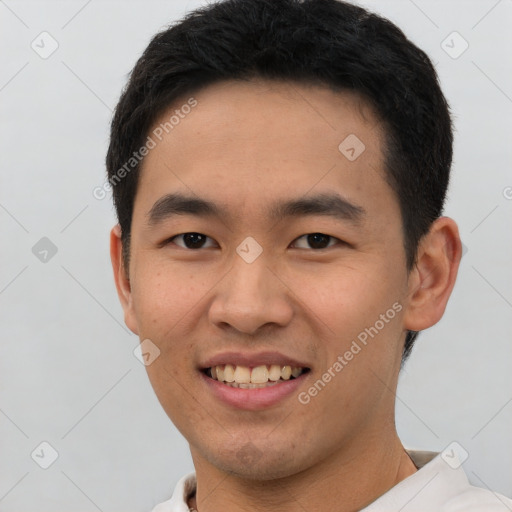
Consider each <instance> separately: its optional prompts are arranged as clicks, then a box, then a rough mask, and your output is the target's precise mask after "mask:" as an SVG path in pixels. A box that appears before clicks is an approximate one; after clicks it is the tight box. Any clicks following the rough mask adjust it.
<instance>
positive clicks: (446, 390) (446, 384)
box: [0, 0, 512, 512]
mask: <svg viewBox="0 0 512 512" xmlns="http://www.w3.org/2000/svg"><path fill="white" fill-rule="evenodd" d="M198 5H201V2H200V1H192V0H191V1H185V0H172V1H170V0H168V1H165V2H160V1H146V2H142V1H124V2H121V1H101V0H92V1H85V0H83V1H66V2H64V1H60V2H57V1H41V0H39V1H16V0H4V1H0V34H1V35H0V38H1V39H0V43H1V56H0V130H1V132H0V141H1V145H2V146H1V148H2V150H1V151H0V159H1V160H0V168H1V173H2V174H1V180H2V181H1V187H0V222H1V239H2V250H1V252H0V315H1V321H2V330H1V332H2V338H3V339H2V344H1V350H2V352H1V358H0V389H1V403H0V439H1V458H0V461H1V462H0V510H2V511H15V510H16V511H18V510H24V511H26V512H31V511H37V512H41V511H50V510H52V511H55V510H67V511H69V512H81V511H86V510H87V511H89V510H101V511H105V512H107V511H120V510H125V511H141V512H142V511H149V510H150V509H151V508H152V507H153V506H154V504H155V503H158V502H161V501H163V500H165V499H168V498H169V497H170V494H171V491H172V488H173V486H174V484H175V483H176V481H177V479H178V478H179V477H181V476H182V475H183V474H185V473H186V472H188V471H190V470H192V469H193V468H192V464H191V459H190V456H189V453H188V446H187V444H186V443H185V441H184V440H183V439H182V438H181V436H180V435H179V433H178V432H177V431H176V429H175V428H174V427H173V425H172V424H171V422H170V421H169V420H168V418H167V416H166V415H165V413H164V412H163V411H162V410H161V408H160V405H159V403H158V401H157V399H156V397H155V396H154V394H153V391H152V389H151V387H150V385H149V382H148V379H147V377H146V373H145V368H144V366H143V365H142V364H141V363H140V362H139V361H138V360H137V359H136V357H134V354H133V350H134V348H135V347H136V345H137V343H138V340H137V337H136V336H135V335H133V334H131V333H130V332H129V331H128V330H127V328H126V327H125V325H124V322H123V317H122V312H121V308H120V306H119V304H118V299H117V295H116V293H115V288H114V284H113V279H112V276H111V267H110V261H109V255H108V233H109V229H110V227H111V226H112V225H113V224H114V222H115V217H114V214H113V209H112V206H111V202H110V198H109V197H107V198H105V199H103V200H98V199H95V198H94V197H93V194H92V192H93V189H94V188H95V187H97V186H101V185H102V184H103V182H104V157H105V152H106V149H107V144H108V123H109V121H110V117H111V111H112V109H113V107H114V106H115V104H116V101H117V99H118V96H119V94H120V91H121V88H122V86H123V85H124V83H125V80H126V77H127V73H128V72H129V71H130V69H131V68H132V66H133V64H134V63H135V60H136V59H137V58H138V56H139V55H140V54H141V52H142V51H143V49H144V48H145V46H146V45H147V43H148V41H149V38H150V37H151V36H152V35H153V34H154V33H155V32H156V31H157V30H159V29H161V28H163V26H164V25H166V24H167V23H168V22H170V21H172V20H174V19H176V18H178V17H180V16H181V15H182V14H183V13H184V12H185V11H186V10H189V9H192V8H194V7H196V6H198ZM363 5H366V6H369V7H371V8H372V9H374V10H376V11H378V12H380V13H382V14H384V15H385V16H387V17H389V18H390V19H391V20H392V21H394V22H395V23H397V24H398V25H399V26H400V27H401V28H402V29H403V30H404V31H405V32H406V34H407V35H408V36H409V37H410V38H411V39H412V40H413V41H414V42H416V43H417V44H418V45H419V46H420V47H422V48H423V49H425V50H426V51H427V53H428V54H429V55H430V56H431V58H432V59H433V61H434V62H435V63H436V66H437V69H438V71H439V74H440V78H441V82H442V86H443V88H444V91H445V93H446V96H447V98H448V100H449V102H450V103H451V106H452V110H453V114H454V119H455V126H456V144H455V159H454V166H453V178H452V183H451V188H450V194H449V200H448V204H447V207H446V214H447V215H449V216H451V217H453V218H455V219H456V220H457V222H458V224H459V227H460V232H461V236H462V240H463V242H464V244H465V246H466V248H467V252H466V253H465V255H464V257H463V259H462V263H461V268H460V273H459V279H458V282H457V284H456V286H455V290H454V292H453V296H452V299H451V301H450V304H449V306H448V309H447V312H446V315H445V318H444V319H443V320H442V321H441V322H440V323H439V324H438V325H437V326H435V327H434V328H432V329H430V330H428V331H426V332H424V333H423V334H422V335H421V336H420V338H419V340H418V342H417V346H416V348H415V350H414V352H413V355H412V357H411V360H410V361H409V363H408V364H407V366H406V368H405V370H404V372H403V374H402V376H401V379H400V386H399V389H398V393H397V424H398V429H399V434H400V435H401V438H402V440H403V442H404V444H405V445H406V446H407V447H412V448H423V449H430V450H438V451H441V450H443V449H444V448H445V447H446V446H448V445H449V444H450V443H452V442H453V441H457V442H458V443H459V444H460V445H461V447H463V449H464V450H466V451H467V452H468V454H469V457H468V458H467V460H466V462H465V464H464V468H465V469H466V471H467V473H468V474H469V476H470V479H471V480H472V482H473V483H475V484H476V485H479V486H481V487H489V488H491V489H492V490H495V491H497V492H500V493H503V494H505V495H508V496H512V435H511V432H512V430H511V428H510V427H511V424H512V379H511V378H510V374H511V365H512V358H511V352H512V344H511V331H512V315H511V312H512V311H511V308H512V292H511V290H512V270H511V266H510V256H511V253H512V240H511V237H510V224H511V222H510V220H511V212H512V200H511V198H512V176H511V174H510V162H511V144H510V133H511V126H510V124H511V121H510V120H511V119H512V99H511V97H512V81H511V65H510V50H511V42H512V35H511V34H512V32H511V31H510V26H511V22H512V1H511V0H501V1H496V0H480V1H467V0H464V1H462V0H461V1H441V0H438V1H426V0H415V1H412V0H400V1H394V2H392V1H387V2H379V1H377V0H374V1H371V2H364V3H363ZM43 31H47V32H48V33H49V34H51V38H53V39H54V40H55V41H57V43H58V45H59V46H58V48H57V50H56V51H55V52H54V53H53V54H52V55H50V56H46V55H44V56H46V57H47V58H42V57H41V56H40V54H38V53H37V52H36V51H35V50H34V49H33V48H32V47H31V44H32V41H34V46H36V48H37V49H38V51H39V52H40V53H41V52H43V53H44V52H48V51H49V50H50V49H51V44H54V43H52V39H49V36H40V34H41V32H43ZM454 31H456V32H458V33H459V34H460V35H461V36H462V38H463V39H461V38H459V37H458V36H457V35H453V34H452V33H453V32H454ZM44 38H46V39H44ZM464 40H465V41H467V43H468V44H469V47H468V48H467V50H466V51H465V52H464V53H462V54H460V55H459V53H460V52H461V50H463V49H464V46H465V43H464ZM443 41H445V43H443ZM454 57H457V58H454ZM507 225H508V227H507ZM43 237H47V238H48V239H49V240H51V242H52V244H54V246H55V247H56V248H57V253H56V254H55V255H52V251H51V247H49V246H48V241H42V242H39V241H40V239H41V238H43ZM38 242H39V244H40V245H36V244H37V243H38ZM41 244H42V245H41ZM45 244H46V245H45ZM34 246H36V249H34V251H33V247H34ZM45 250H48V251H49V252H48V253H45V252H44V251H45ZM34 252H35V254H34ZM45 258H46V261H44V259H45ZM41 259H43V261H41ZM43 441H46V442H48V443H50V445H51V446H52V447H53V449H54V450H56V452H57V453H58V458H57V459H56V460H55V462H54V463H53V464H52V465H50V467H49V468H48V469H42V468H41V467H40V465H41V464H43V465H44V464H48V463H49V462H51V455H52V452H51V449H49V448H48V447H46V448H45V446H43V447H40V446H39V445H40V443H41V442H43ZM34 450H36V451H35V454H34V456H33V458H32V457H31V453H33V451H34ZM35 461H37V463H36V462H35Z"/></svg>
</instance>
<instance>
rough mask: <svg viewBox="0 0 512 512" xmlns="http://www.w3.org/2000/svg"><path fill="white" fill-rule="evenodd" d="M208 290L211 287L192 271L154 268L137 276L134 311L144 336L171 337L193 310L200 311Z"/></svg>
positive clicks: (151, 266) (148, 267)
mask: <svg viewBox="0 0 512 512" xmlns="http://www.w3.org/2000/svg"><path fill="white" fill-rule="evenodd" d="M206 290H208V283H207V282H206V280H205V279H203V278H201V276H198V275H196V274H195V273H194V272H191V271H184V270H183V267H181V268H180V269H177V268H173V267H172V266H171V267H170V268H169V267H167V268H165V267H162V266H160V268H155V266H153V265H148V266H147V267H146V268H145V269H141V271H139V272H138V273H137V280H136V282H135V285H134V286H133V287H132V292H133V301H134V309H135V314H136V316H137V319H138V321H139V326H140V330H141V336H144V335H145V334H147V335H148V337H149V334H153V335H155V334H156V335H158V334H159V335H160V336H161V335H162V334H163V333H169V332H170V331H171V330H172V329H173V327H174V326H176V327H178V324H179V322H180V321H181V320H183V319H184V318H185V317H187V315H190V314H193V312H194V308H196V307H200V298H201V297H203V296H204V295H205V293H206Z"/></svg>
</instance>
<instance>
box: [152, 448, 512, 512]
mask: <svg viewBox="0 0 512 512" xmlns="http://www.w3.org/2000/svg"><path fill="white" fill-rule="evenodd" d="M407 453H408V454H409V457H411V459H412V461H413V462H414V464H415V466H416V467H417V468H418V471H416V473H413V474H412V475H410V476H409V477H407V478H405V479H404V480H402V481H401V482H399V483H398V484H397V485H395V486H394V487H393V488H391V489H390V490H389V491H387V492H386V493H385V494H383V495H382V496H381V497H380V498H377V500H375V501H374V502H373V503H371V504H370V505H368V506H367V507H365V508H364V509H362V510H361V511H360V512H511V511H512V500H511V499H509V498H506V497H505V496H503V495H501V494H498V493H495V492H493V491H490V490H487V489H481V488H479V487H474V486H473V485H471V484H470V483H469V481H468V478H467V476H466V473H465V472H464V470H463V469H462V466H461V464H460V462H459V461H458V458H457V455H456V454H455V455H454V457H453V458H452V460H450V461H449V462H450V464H448V462H445V459H443V457H442V456H441V454H440V453H435V452H425V451H416V450H407ZM195 489H196V476H195V473H190V474H188V475H185V476H184V477H183V478H181V479H180V480H179V481H178V483H177V484H176V487H175V488H174V492H173V495H172V498H171V499H170V500H168V501H164V502H163V503H160V504H159V505H157V506H156V507H155V508H154V509H153V510H152V512H189V508H188V505H187V501H188V498H189V496H191V495H192V494H193V493H194V492H195ZM312 512H319V511H312Z"/></svg>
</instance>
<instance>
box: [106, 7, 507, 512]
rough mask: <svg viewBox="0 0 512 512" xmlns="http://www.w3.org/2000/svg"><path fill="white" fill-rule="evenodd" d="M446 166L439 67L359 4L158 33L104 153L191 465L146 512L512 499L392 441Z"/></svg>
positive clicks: (215, 19) (450, 237) (454, 244)
mask: <svg viewBox="0 0 512 512" xmlns="http://www.w3.org/2000/svg"><path fill="white" fill-rule="evenodd" d="M451 157H452V131H451V121H450V116H449V111H448V106H447V104H446V101H445V99H444V97H443V94H442V92H441V90H440V88H439V84H438V81H437V76H436V73H435V71H434V69H433V67H432V65H431V63H430V61H429V59H428V58H427V56H426V55H425V54H424V53H423V52H422V51H421V50H419V49H418V48H416V47H415V46H414V45H413V44H412V43H411V42H410V41H408V40H407V39H406V38H405V36H404V35H403V34H402V32H401V31H400V30H399V29H398V28H396V27H395V26H394V25H392V24H391V23H390V22H389V21H387V20H384V19H382V18H380V17H378V16H376V15H373V14H370V13H368V12H366V11H365V10H363V9H361V8H359V7H356V6H353V5H350V4H347V3H343V2H339V1H337V0H305V1H300V0H226V1H222V2H219V3H216V4H212V5H210V6H207V7H204V8H202V9H199V10H197V11H195V12H192V13H190V14H189V15H188V16H187V17H186V18H185V19H184V20H183V21H181V22H180V23H178V24H176V25H175V26H173V27H171V28H170V29H168V30H165V31H163V32H162V33H160V34H158V35H157V36H155V38H154V39H153V40H152V41H151V43H150V44H149V46H148V48H147V49H146V50H145V52H144V54H143V55H142V57H141V58H140V59H139V61H138V62H137V64H136V66H135V68H134V70H133V72H132V75H131V78H130V81H129V83H128V85H127V88H126V89H125V91H124V92H123V95H122V97H121V99H120V101H119V104H118V106H117V109H116V113H115V116H114V119H113V121H112V131H111V142H110V147H109V151H108V156H107V167H108V173H109V182H110V184H111V185H112V187H113V195H114V201H115V205H116V209H117V214H118V219H119V225H117V226H116V227H114V228H113V230H112V233H111V256H112V262H113V268H114V275H115V280H116V285H117V290H118V293H119V297H120V300H121V303H122V306H123V308H124V312H125V321H126V324H127V325H128V327H129V328H130V329H131V330H132V331H133V332H134V333H136V334H137V335H138V336H139V337H140V339H141V341H142V343H143V345H144V347H145V351H146V352H147V354H148V357H149V358H151V361H148V365H147V370H148V375H149V378H150V381H151V384H152V386H153V388H154V390H155V392H156V395H157V396H158V398H159V400H160V402H161V404H162V406H163V408H164V410H165V411H166V413H167V414H168V416H169V417H170V419H171V420H172V421H173V422H174V424H175V425H176V427H177V428H178V429H179V430H180V432H181V433H182V434H183V435H184V437H185V438H186V439H187V441H188V442H189V445H190V450H191V454H192V459H193V462H194V467H195V470H196V471H195V473H194V474H190V475H186V476H184V477H183V478H182V479H181V480H180V482H178V484H177V486H176V488H175V491H174V494H173V496H172V498H171V499H170V500H169V501H167V502H165V503H162V504H160V505H159V506H157V507H156V508H155V509H154V512H176V511H185V510H188V509H191V510H197V511H199V512H214V511H224V512H238V511H246V510H251V511H263V510H265V511H266V510H272V511H290V510H293V511H295V510H297V511H300V510H314V511H320V510H322V511H323V510H328V511H338V512H348V511H355V510H365V511H368V512H369V511H373V512H374V511H398V510H400V511H404V512H406V511H409V512H411V511H428V512H433V511H435V510H443V511H456V510H457V511H459V510H464V511H468V510H475V511H476V510H479V511H484V510H485V511H491V510H492V511H498V510H499V511H505V510H509V509H510V508H511V507H512V501H510V500H508V499H507V498H505V497H503V496H500V495H496V494H494V493H492V492H490V491H486V490H483V489H478V488H475V487H472V486H471V485H469V483H468V481H467V478H466V476H465V474H464V472H463V470H462V469H461V468H460V467H458V466H457V469H454V467H455V466H456V465H452V466H450V465H449V464H447V463H446V462H445V460H444V459H443V458H442V457H441V455H438V454H435V453H431V452H415V451H410V450H406V449H405V448H404V447H403V446H402V443H401V442H400V439H399V438H398V435H397V432H396V428H395V422H394V405H395V391H396V387H397V381H398V375H399V372H400V368H401V365H402V364H403V361H405V359H406V358H407V356H408V354H409V353H410V350H411V348H412V346H413V343H414V340H415V337H416V336H417V333H418V332H419V331H421V330H423V329H425V328H428V327H430V326H432V325H434V324H435V323H436V322H438V321H439V319H440V318H441V317H442V315H443V313H444V310H445V306H446V304H447V301H448V298H449V296H450V293H451V291H452V289H453V286H454V283H455V279H456V275H457V269H458V265H459V261H460V258H461V242H460V238H459V234H458V230H457V226H456V224H455V222H454V221H453V220H451V219H449V218H447V217H443V216H441V213H442V208H443V203H444V198H445V194H446V189H447V186H448V181H449V171H450V165H451ZM453 456H454V457H456V455H455V454H454V455H453Z"/></svg>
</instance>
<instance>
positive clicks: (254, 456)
mask: <svg viewBox="0 0 512 512" xmlns="http://www.w3.org/2000/svg"><path fill="white" fill-rule="evenodd" d="M304 458H305V459H307V457H304ZM208 459H209V462H210V463H211V464H213V465H214V466H216V467H217V468H218V469H220V470H222V471H224V472H226V473H229V474H231V475H232V476H236V477H238V478H243V479H248V480H255V481H262V482H263V481H268V480H276V479H280V478H286V477H289V476H292V475H295V474H296V473H299V472H300V471H303V470H304V469H306V467H301V466H300V464H299V462H298V461H297V460H296V459H295V456H294V454H293V453H290V452H289V451H288V452H287V453H283V451H282V450H276V451H273V452H272V451H271V449H269V448H266V449H265V451H263V450H261V449H259V448H258V447H256V446H255V445H254V444H253V443H251V442H247V443H245V444H244V445H242V446H241V447H240V448H239V449H237V450H236V451H234V452H233V451H231V450H230V451H229V452H228V453H225V454H223V455H222V456H220V455H219V453H218V452H215V453H212V454H210V457H208Z"/></svg>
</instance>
